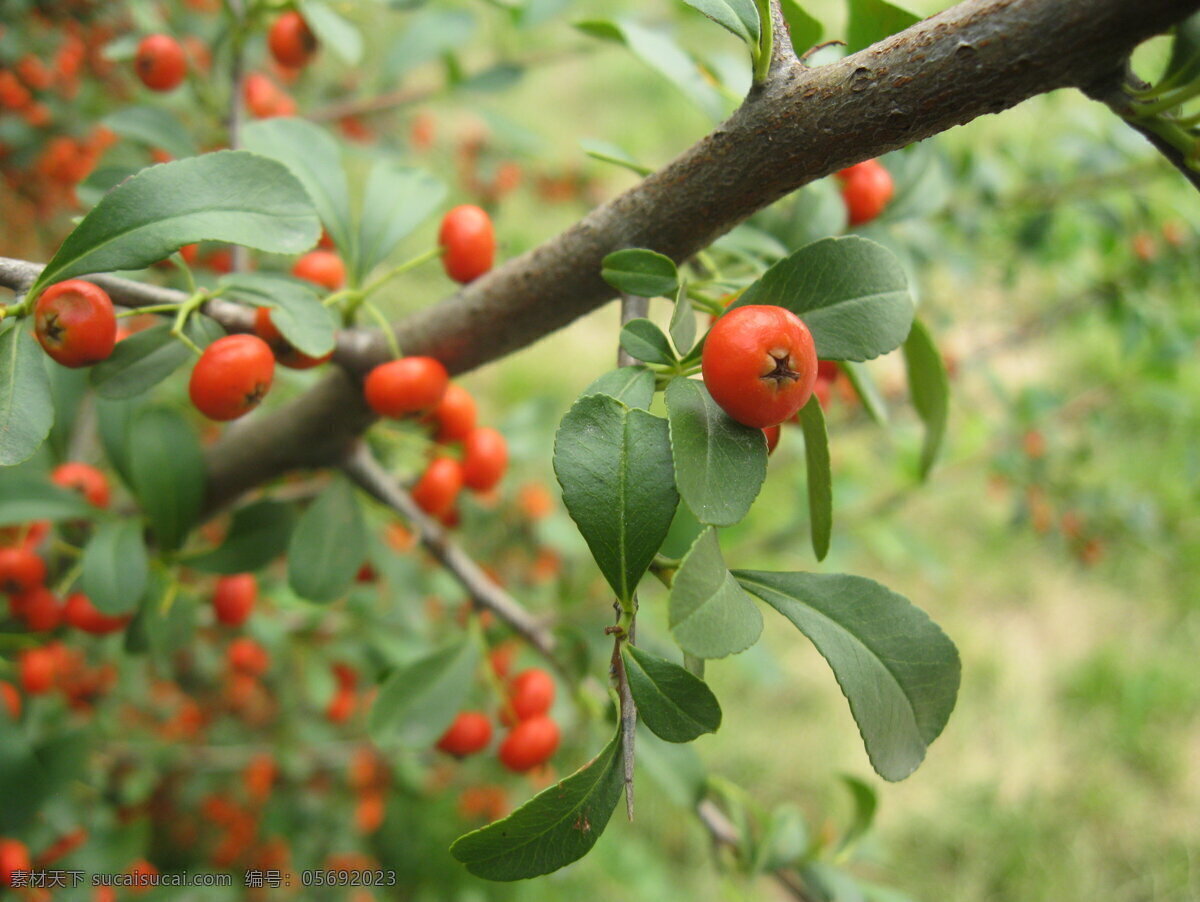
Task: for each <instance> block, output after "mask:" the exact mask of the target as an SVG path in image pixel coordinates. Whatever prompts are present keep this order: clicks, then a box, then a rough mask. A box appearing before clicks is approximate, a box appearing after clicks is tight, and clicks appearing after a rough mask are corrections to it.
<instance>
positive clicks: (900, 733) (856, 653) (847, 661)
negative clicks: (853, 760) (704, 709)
mask: <svg viewBox="0 0 1200 902" xmlns="http://www.w3.org/2000/svg"><path fill="white" fill-rule="evenodd" d="M734 575H735V576H736V577H737V579H738V581H739V582H740V583H741V585H742V586H743V587H744V588H745V589H746V590H747V591H748V592H752V593H754V594H755V595H757V596H758V597H759V598H761V599H762V600H763V601H765V602H766V603H767V604H769V605H770V606H771V607H773V608H775V610H777V611H778V612H779V613H780V614H782V615H783V616H784V617H786V618H787V619H788V620H790V621H791V622H792V623H793V624H795V626H796V627H797V628H798V629H799V630H800V632H802V633H804V635H806V636H807V637H808V638H809V639H810V640H812V643H813V644H814V645H815V646H816V647H817V650H818V651H819V652H820V653H821V654H822V655H823V656H824V658H825V660H826V661H828V662H829V666H830V667H831V668H832V669H833V673H834V676H835V677H836V678H837V681H838V685H839V686H840V687H841V689H842V693H843V694H844V695H845V696H846V699H847V701H849V703H850V711H851V713H852V714H853V715H854V720H855V721H856V722H857V724H858V729H859V732H860V733H861V734H862V737H863V742H864V744H865V745H866V749H867V756H868V757H869V758H870V760H871V766H872V767H874V768H875V771H876V772H877V773H878V774H879V775H880V776H881V777H883V778H884V779H885V780H893V781H895V780H903V779H904V778H905V777H907V776H908V775H909V774H911V773H912V772H913V771H914V770H916V769H917V766H918V765H919V764H920V763H921V761H922V760H923V759H924V757H925V750H926V748H927V747H928V746H929V744H930V743H931V742H933V740H934V739H936V738H937V737H938V735H939V734H940V733H941V732H942V728H943V727H945V725H946V720H947V719H948V718H949V717H950V712H951V711H952V710H953V709H954V702H955V698H956V696H957V694H958V684H959V676H960V665H959V659H958V650H957V649H956V648H955V647H954V643H952V642H951V641H950V640H949V639H948V638H947V637H946V634H945V633H943V632H942V631H941V629H940V628H939V627H938V625H937V624H936V623H934V622H933V621H932V620H930V619H929V617H928V615H926V614H925V612H924V611H921V610H920V609H919V608H917V607H915V606H913V604H912V603H911V602H910V601H909V600H908V599H906V598H904V597H903V596H902V595H898V594H897V593H895V592H893V591H891V590H890V589H888V588H886V587H884V586H881V585H880V584H879V583H877V582H874V581H873V580H869V579H865V578H863V577H861V576H847V575H844V574H825V573H768V572H764V571H753V570H739V571H737V572H735V574H734Z"/></svg>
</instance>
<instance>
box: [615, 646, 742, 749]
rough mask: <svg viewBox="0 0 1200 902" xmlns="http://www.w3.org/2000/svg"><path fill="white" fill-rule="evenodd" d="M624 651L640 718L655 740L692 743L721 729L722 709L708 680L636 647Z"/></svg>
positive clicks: (623, 647)
mask: <svg viewBox="0 0 1200 902" xmlns="http://www.w3.org/2000/svg"><path fill="white" fill-rule="evenodd" d="M621 651H622V654H623V655H624V658H625V673H626V674H627V675H628V677H629V690H630V692H632V693H633V700H634V702H635V703H636V704H637V709H638V716H639V717H640V718H641V720H642V722H643V723H645V724H646V727H647V728H648V729H649V730H650V731H651V732H653V733H654V735H655V736H658V737H659V738H660V739H665V740H667V742H691V741H692V740H693V739H695V738H697V737H698V736H701V735H703V734H704V733H715V732H716V731H717V728H718V727H719V726H721V706H720V705H719V704H718V703H717V697H716V696H715V695H713V694H712V690H711V689H709V688H708V686H707V684H706V683H705V682H704V680H702V679H700V678H699V677H697V676H693V675H692V674H690V673H688V672H687V671H686V670H684V669H683V668H682V667H680V666H679V665H678V664H673V663H672V662H670V661H667V660H665V659H664V658H660V657H658V656H657V655H652V654H650V652H648V651H645V650H643V649H641V648H638V647H637V646H636V645H629V644H628V643H626V644H625V645H624V646H622V649H621Z"/></svg>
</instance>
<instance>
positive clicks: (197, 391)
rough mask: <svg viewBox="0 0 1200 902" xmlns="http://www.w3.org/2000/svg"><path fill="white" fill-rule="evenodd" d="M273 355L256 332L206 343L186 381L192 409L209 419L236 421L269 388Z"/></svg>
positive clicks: (250, 408)
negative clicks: (190, 376)
mask: <svg viewBox="0 0 1200 902" xmlns="http://www.w3.org/2000/svg"><path fill="white" fill-rule="evenodd" d="M274 376H275V355H274V354H272V353H271V349H270V347H268V346H267V343H266V342H265V341H263V340H262V339H261V338H259V337H258V336H256V335H226V336H225V337H224V338H218V339H217V340H216V341H214V342H213V343H212V344H211V345H209V346H208V347H207V348H206V349H205V351H204V353H203V354H201V355H200V359H199V360H197V361H196V366H195V367H194V368H193V369H192V378H191V381H190V382H189V383H188V395H189V396H190V397H191V399H192V403H193V404H194V405H196V409H197V410H199V411H200V412H201V413H202V414H204V415H205V416H206V417H208V418H209V419H210V420H222V421H224V420H236V419H237V418H238V417H240V416H243V415H244V414H247V413H249V412H250V411H251V410H253V409H254V408H255V407H257V406H258V405H259V403H260V402H261V401H262V399H263V398H265V397H266V396H267V392H268V391H270V389H271V380H272V379H273V378H274Z"/></svg>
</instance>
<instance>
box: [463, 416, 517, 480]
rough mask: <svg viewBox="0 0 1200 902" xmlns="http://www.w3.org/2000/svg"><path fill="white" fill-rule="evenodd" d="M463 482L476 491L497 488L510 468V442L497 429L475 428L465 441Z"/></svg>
mask: <svg viewBox="0 0 1200 902" xmlns="http://www.w3.org/2000/svg"><path fill="white" fill-rule="evenodd" d="M463 452H464V453H463V463H462V474H463V484H464V485H466V486H467V488H469V489H472V490H474V491H476V492H487V491H490V490H491V489H493V488H495V486H496V484H497V483H498V482H499V481H500V480H501V478H503V476H504V471H505V470H506V469H508V443H507V442H505V441H504V436H503V435H501V434H500V433H499V432H498V431H496V430H495V429H491V428H489V427H484V428H482V429H473V430H471V434H470V435H468V436H467V439H466V441H465V442H463Z"/></svg>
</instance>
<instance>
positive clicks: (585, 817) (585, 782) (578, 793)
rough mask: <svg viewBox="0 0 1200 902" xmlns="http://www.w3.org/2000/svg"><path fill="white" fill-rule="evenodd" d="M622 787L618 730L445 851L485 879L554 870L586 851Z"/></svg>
mask: <svg viewBox="0 0 1200 902" xmlns="http://www.w3.org/2000/svg"><path fill="white" fill-rule="evenodd" d="M623 787H624V779H623V776H622V771H621V733H620V731H619V730H618V732H617V734H616V735H615V736H613V738H612V739H611V740H610V741H609V743H608V745H606V746H605V747H604V750H603V751H602V752H600V754H599V755H597V756H596V757H595V758H593V759H592V760H591V761H589V762H588V763H587V764H585V765H584V766H583V767H582V768H580V769H579V770H577V771H576V772H575V773H573V774H572V775H571V776H569V777H567V779H565V780H563V781H562V782H561V783H558V784H556V785H554V786H551V787H549V788H548V789H544V790H542V791H541V792H540V793H538V794H537V795H536V796H534V797H533V798H532V799H530V800H529V801H528V802H526V803H525V804H524V805H522V806H521V807H520V808H518V809H517V810H516V811H514V812H513V813H512V814H510V815H509V816H508V817H506V818H503V819H502V820H498V821H496V822H495V823H492V824H488V825H487V826H486V827H483V828H481V829H479V830H476V831H474V832H473V833H468V834H466V835H465V836H460V837H459V838H458V839H457V840H455V842H454V844H453V845H452V846H450V854H451V855H453V856H454V857H455V858H457V859H458V860H459V861H461V862H462V863H463V864H465V865H466V866H467V870H468V871H470V872H471V873H472V874H474V875H475V876H476V877H483V878H484V879H486V880H523V879H525V878H527V877H538V876H541V875H542V874H549V873H550V872H551V871H557V870H558V869H559V868H561V867H563V866H564V865H568V864H570V863H571V862H572V861H576V860H578V859H580V858H582V857H583V856H584V855H586V854H587V853H588V852H589V851H591V848H592V846H594V845H595V844H596V840H598V839H599V838H600V834H601V833H603V832H604V828H605V827H606V826H608V819H609V818H610V817H611V816H612V813H613V809H614V808H616V807H617V802H618V801H620V798H621V790H622V788H623Z"/></svg>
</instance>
